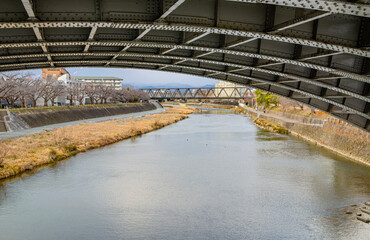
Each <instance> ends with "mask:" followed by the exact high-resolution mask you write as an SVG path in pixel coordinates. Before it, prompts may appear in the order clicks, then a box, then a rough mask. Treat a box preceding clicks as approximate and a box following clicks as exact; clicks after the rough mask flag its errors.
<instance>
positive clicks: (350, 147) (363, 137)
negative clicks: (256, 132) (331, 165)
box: [234, 107, 370, 167]
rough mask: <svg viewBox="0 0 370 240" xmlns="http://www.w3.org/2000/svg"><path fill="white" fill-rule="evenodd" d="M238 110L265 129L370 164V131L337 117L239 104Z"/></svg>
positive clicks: (236, 110)
mask: <svg viewBox="0 0 370 240" xmlns="http://www.w3.org/2000/svg"><path fill="white" fill-rule="evenodd" d="M234 112H235V113H239V114H248V115H249V116H250V117H251V118H252V119H253V122H254V123H255V124H256V125H257V126H258V127H259V128H262V129H265V130H268V131H272V132H277V133H282V134H290V135H293V136H296V137H299V138H301V139H303V140H305V141H308V142H310V143H313V144H315V145H318V146H321V147H324V148H326V149H329V150H330V151H332V152H335V153H336V154H339V155H341V156H344V157H346V158H348V159H350V160H352V161H355V162H358V163H361V164H364V165H366V166H368V167H370V157H369V156H370V134H369V133H367V132H365V131H363V130H361V129H359V128H356V127H353V126H351V125H348V124H345V123H342V122H341V121H335V120H330V121H328V120H322V119H316V118H309V117H303V116H298V115H293V114H286V113H279V112H271V113H269V112H267V113H263V112H258V111H256V110H254V109H252V108H248V107H243V108H241V107H239V108H236V109H234Z"/></svg>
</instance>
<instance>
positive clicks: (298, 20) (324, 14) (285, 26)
mask: <svg viewBox="0 0 370 240" xmlns="http://www.w3.org/2000/svg"><path fill="white" fill-rule="evenodd" d="M329 15H331V13H330V12H313V13H310V14H307V15H304V16H302V17H298V18H295V19H292V20H289V21H286V22H283V23H280V24H278V25H276V26H274V27H273V30H272V31H268V33H269V34H276V33H278V32H281V31H284V30H286V29H289V28H292V27H296V26H299V25H301V24H305V23H308V22H311V21H314V20H317V19H320V18H323V17H327V16H329Z"/></svg>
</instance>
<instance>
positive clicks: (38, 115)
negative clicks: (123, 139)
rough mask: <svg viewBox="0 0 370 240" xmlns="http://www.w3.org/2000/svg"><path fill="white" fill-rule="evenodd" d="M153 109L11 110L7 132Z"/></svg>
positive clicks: (148, 105) (128, 105) (131, 105)
mask: <svg viewBox="0 0 370 240" xmlns="http://www.w3.org/2000/svg"><path fill="white" fill-rule="evenodd" d="M154 109H156V106H155V105H154V104H153V103H120V104H101V105H77V106H59V107H57V106H56V107H41V108H21V109H11V110H10V111H9V112H8V115H9V119H10V120H9V121H8V122H7V128H8V129H7V130H8V131H18V130H21V129H28V128H35V127H41V126H47V125H52V124H58V123H65V122H72V121H78V120H85V119H92V118H99V117H107V116H115V115H121V114H128V113H135V112H144V111H151V110H154ZM0 120H1V119H0ZM0 131H1V129H0Z"/></svg>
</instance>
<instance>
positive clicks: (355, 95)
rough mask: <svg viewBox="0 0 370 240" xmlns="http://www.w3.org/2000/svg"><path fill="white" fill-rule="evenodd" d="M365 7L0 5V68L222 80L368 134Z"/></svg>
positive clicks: (257, 1) (271, 2) (196, 2)
mask: <svg viewBox="0 0 370 240" xmlns="http://www.w3.org/2000/svg"><path fill="white" fill-rule="evenodd" d="M369 17H370V5H369V2H368V1H367V0H358V1H351V2H346V1H333V0H300V1H296V0H142V1H137V0H125V1H114V0H80V1H78V2H74V1H72V0H65V1H59V0H32V1H31V0H2V1H1V2H0V71H12V70H24V69H35V68H48V67H75V66H79V67H81V66H86V67H89V66H90V67H119V68H138V69H151V70H160V71H170V72H178V73H184V74H191V75H198V76H204V77H209V78H214V79H218V80H224V81H230V82H234V83H239V84H243V85H248V86H251V87H254V88H258V89H262V90H265V91H269V92H271V93H275V94H278V95H281V96H284V97H288V98H290V99H294V100H296V101H299V102H302V103H304V104H307V105H310V106H313V107H315V108H318V109H320V110H323V111H325V112H328V113H329V114H331V115H334V116H336V117H339V118H341V119H342V120H344V121H346V122H348V123H351V124H353V125H355V126H358V127H360V128H362V129H364V130H366V131H370V116H369V115H370V114H369V112H370V97H369V95H370V77H369V75H370V74H369V70H370V61H369V57H370V51H369V50H370V18H369Z"/></svg>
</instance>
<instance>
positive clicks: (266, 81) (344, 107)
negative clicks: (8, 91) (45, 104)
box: [8, 61, 370, 127]
mask: <svg viewBox="0 0 370 240" xmlns="http://www.w3.org/2000/svg"><path fill="white" fill-rule="evenodd" d="M106 62H107V61H54V64H57V65H61V66H68V65H73V66H81V65H85V66H96V64H100V65H101V66H104V65H105V63H106ZM32 64H33V65H35V66H36V67H37V66H40V65H41V66H42V65H44V64H45V62H39V63H22V65H23V66H32ZM115 64H122V65H132V66H133V67H134V66H135V65H139V66H140V65H143V66H152V67H154V66H161V65H163V64H162V63H157V62H140V61H116V62H115ZM8 65H9V66H11V65H12V64H8ZM13 65H20V64H13ZM170 67H173V68H180V69H187V70H193V71H203V72H209V71H212V72H218V73H220V74H223V73H224V72H221V71H217V70H213V69H212V70H210V69H206V68H200V67H189V66H183V65H174V64H172V65H170ZM150 69H152V68H150ZM226 75H228V76H232V77H235V78H240V79H245V80H248V81H255V82H261V83H267V84H269V85H271V86H275V87H279V88H283V89H287V90H290V91H293V92H296V93H299V94H303V95H307V96H309V97H311V98H315V99H318V100H320V101H323V102H326V103H329V104H332V105H334V106H337V107H340V108H342V109H344V110H347V111H349V112H351V113H353V114H356V115H359V116H361V117H364V118H366V119H370V116H369V115H368V114H366V113H363V112H361V111H358V110H356V109H353V108H351V107H349V106H346V105H344V104H341V103H338V102H335V101H332V100H330V99H326V98H324V97H321V96H317V95H315V94H311V93H308V92H306V91H304V90H300V89H296V88H294V87H290V86H286V85H281V84H279V83H275V82H272V81H269V80H264V79H260V78H255V77H249V76H244V75H238V74H234V73H226ZM262 90H264V89H262ZM275 94H279V93H275ZM279 95H280V94H279ZM322 110H323V111H327V110H326V109H322ZM362 127H364V126H362Z"/></svg>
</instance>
